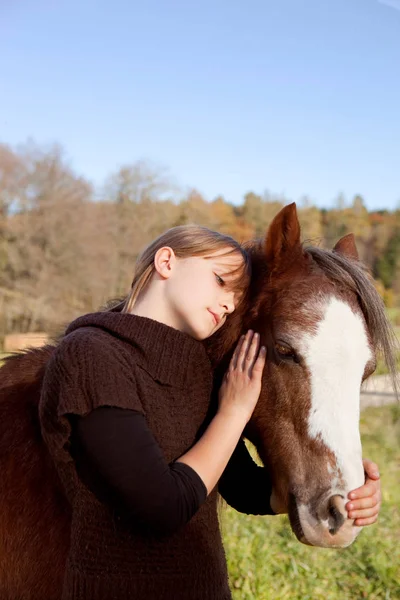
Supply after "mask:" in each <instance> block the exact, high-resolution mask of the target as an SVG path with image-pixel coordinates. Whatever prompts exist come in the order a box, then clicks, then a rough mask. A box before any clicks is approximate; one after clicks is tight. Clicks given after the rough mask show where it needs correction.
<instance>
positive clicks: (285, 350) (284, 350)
mask: <svg viewBox="0 0 400 600" xmlns="http://www.w3.org/2000/svg"><path fill="white" fill-rule="evenodd" d="M275 350H276V351H277V353H278V354H279V356H281V357H282V358H291V359H293V360H297V356H296V353H295V351H294V350H293V348H291V347H290V346H286V344H282V343H280V342H277V343H276V344H275Z"/></svg>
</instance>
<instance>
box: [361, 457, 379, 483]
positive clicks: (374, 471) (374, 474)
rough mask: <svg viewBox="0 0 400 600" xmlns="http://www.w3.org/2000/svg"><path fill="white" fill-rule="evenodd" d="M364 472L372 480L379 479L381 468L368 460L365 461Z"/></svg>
mask: <svg viewBox="0 0 400 600" xmlns="http://www.w3.org/2000/svg"><path fill="white" fill-rule="evenodd" d="M363 465H364V471H365V472H366V474H367V475H368V477H370V478H371V479H379V467H378V465H377V464H376V463H374V462H372V460H369V459H368V458H364V460H363Z"/></svg>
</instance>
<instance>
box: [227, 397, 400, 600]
mask: <svg viewBox="0 0 400 600" xmlns="http://www.w3.org/2000/svg"><path fill="white" fill-rule="evenodd" d="M361 432H362V439H363V450H364V452H363V454H364V456H365V457H369V458H372V459H373V460H374V461H375V462H377V463H378V465H379V467H380V471H381V482H382V490H383V506H382V508H381V513H380V518H379V521H378V523H376V524H375V525H372V526H369V527H366V528H365V529H364V530H363V531H362V532H361V534H360V536H359V537H358V539H357V540H356V542H355V543H354V544H353V545H352V546H351V547H350V548H346V549H344V550H327V549H322V548H310V547H308V546H303V545H302V544H300V543H299V542H298V541H297V540H296V539H295V537H294V535H293V534H292V532H291V530H290V527H289V525H288V521H287V518H286V517H283V516H276V517H252V516H247V515H242V514H239V513H237V512H235V511H234V510H232V509H230V508H226V509H225V510H224V511H223V512H222V527H223V534H224V543H225V549H226V554H227V560H228V568H229V574H230V580H231V587H232V592H233V597H234V599H235V600H239V599H240V600H278V599H279V600H289V599H290V600H308V599H310V600H319V599H321V600H350V599H351V600H355V599H364V598H367V599H368V600H377V599H385V600H394V599H399V598H400V508H399V507H400V485H399V482H400V409H399V408H398V407H397V406H394V407H393V406H392V407H390V406H389V407H388V406H386V407H383V408H369V409H367V410H366V411H364V412H363V413H362V417H361Z"/></svg>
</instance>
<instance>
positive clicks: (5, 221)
mask: <svg viewBox="0 0 400 600" xmlns="http://www.w3.org/2000/svg"><path fill="white" fill-rule="evenodd" d="M288 201H289V200H288V199H286V198H284V197H282V196H276V195H273V194H270V193H269V192H265V193H263V194H257V193H255V192H251V191H250V192H249V193H247V194H246V195H245V196H244V198H243V202H242V203H241V204H240V205H234V204H232V203H230V202H228V201H227V200H226V199H224V198H223V197H222V196H219V197H217V198H215V199H214V200H213V201H211V202H207V201H206V200H205V199H204V198H203V197H202V196H201V194H200V193H199V192H197V191H196V190H194V189H193V190H190V191H188V192H186V193H181V192H180V191H179V189H178V188H177V186H176V185H174V183H173V181H172V180H171V178H170V177H169V176H168V173H167V172H166V171H165V170H163V169H161V168H159V167H156V166H154V165H151V164H150V163H148V162H143V161H138V162H135V163H133V164H131V165H126V166H123V167H121V168H119V169H118V170H117V171H116V172H115V173H113V174H112V175H111V176H109V177H108V178H107V179H106V181H105V183H104V185H103V186H101V189H95V188H94V187H93V185H92V184H91V183H90V182H89V181H87V180H85V179H84V178H83V177H80V176H78V175H77V174H76V173H75V172H74V170H73V169H72V168H71V167H70V165H69V164H68V161H67V160H66V159H65V157H64V154H63V152H62V149H61V148H60V147H58V146H52V147H49V148H45V147H42V146H38V145H37V144H35V143H32V142H31V143H28V144H25V145H24V146H22V147H20V148H17V149H15V148H11V147H10V146H8V145H6V144H0V343H1V337H2V336H4V335H5V334H7V333H13V332H34V331H47V332H49V333H50V334H53V333H56V332H57V331H59V328H60V325H62V324H65V323H68V322H69V321H70V320H72V319H73V318H74V317H75V316H77V315H78V314H82V313H85V312H90V311H94V310H97V309H98V308H99V307H100V306H101V305H103V304H104V302H105V301H106V300H107V299H110V298H116V297H119V296H122V295H124V294H125V293H126V292H127V291H128V289H129V286H130V282H131V280H132V276H133V268H134V263H135V259H136V257H137V255H138V254H139V253H140V251H141V250H142V249H143V247H144V246H145V245H146V244H147V243H149V242H150V241H151V240H152V239H154V238H155V237H156V236H157V235H159V234H160V233H162V232H163V231H165V230H166V229H168V228H170V227H173V226H175V225H181V224H185V223H199V224H201V225H205V226H207V227H210V228H212V229H216V230H218V231H221V232H224V233H228V234H230V235H232V236H233V237H235V238H236V239H238V240H239V241H245V240H248V239H251V238H255V237H260V236H264V235H265V232H266V230H267V228H268V226H269V224H270V223H271V221H272V219H273V217H274V216H275V215H276V213H277V212H278V211H279V210H280V209H281V208H282V207H283V206H284V205H285V204H286V203H287V202H288ZM298 209H299V218H300V222H301V226H302V234H303V239H304V240H307V241H309V242H310V243H312V244H317V245H320V246H321V247H325V248H331V247H332V246H333V245H334V243H335V242H336V241H337V240H338V239H339V238H340V237H341V236H343V235H345V234H346V233H349V232H353V233H354V235H355V237H356V241H357V247H358V250H359V253H360V257H361V258H362V260H363V261H364V262H365V263H366V264H367V265H368V267H369V268H370V270H371V272H372V274H373V276H374V278H375V280H376V285H377V288H378V290H379V292H380V293H381V295H382V297H383V298H384V301H385V303H386V305H387V306H388V307H393V306H399V305H400V258H399V255H400V209H397V210H394V211H388V210H378V211H368V210H367V208H366V207H365V204H364V201H363V198H362V197H361V196H360V195H357V196H355V197H354V198H353V199H352V200H351V202H346V200H345V198H344V197H343V196H341V195H339V196H338V198H337V199H336V201H335V206H334V208H332V209H329V210H327V209H320V208H317V207H316V206H314V205H313V204H312V202H311V201H310V200H309V199H308V198H307V197H303V198H302V199H301V200H300V202H299V203H298Z"/></svg>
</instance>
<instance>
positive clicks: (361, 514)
mask: <svg viewBox="0 0 400 600" xmlns="http://www.w3.org/2000/svg"><path fill="white" fill-rule="evenodd" d="M378 514H379V506H374V507H373V508H364V509H363V510H351V511H350V512H349V519H369V518H370V517H377V516H378Z"/></svg>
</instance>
